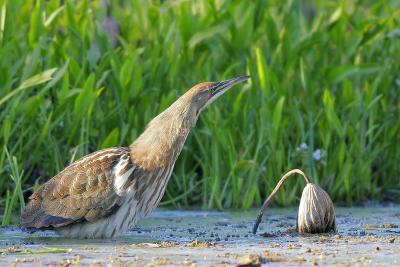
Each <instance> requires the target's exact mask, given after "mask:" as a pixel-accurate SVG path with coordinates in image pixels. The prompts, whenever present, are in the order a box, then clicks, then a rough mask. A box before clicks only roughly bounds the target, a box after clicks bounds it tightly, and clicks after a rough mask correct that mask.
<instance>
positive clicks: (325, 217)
mask: <svg viewBox="0 0 400 267" xmlns="http://www.w3.org/2000/svg"><path fill="white" fill-rule="evenodd" d="M293 174H300V175H301V176H303V178H304V180H305V181H306V183H307V185H306V187H305V188H304V190H303V193H302V196H301V200H300V206H299V213H298V216H297V231H298V232H299V233H326V232H328V231H330V230H333V231H335V232H336V217H335V209H334V207H333V203H332V200H331V199H330V197H329V195H328V194H327V193H326V192H325V191H324V190H323V189H322V188H321V187H319V186H317V185H315V184H313V183H311V180H310V179H309V178H308V177H307V175H306V174H305V173H304V172H303V171H302V170H299V169H294V170H291V171H289V172H287V173H286V174H285V175H283V176H282V178H281V179H280V180H279V182H278V184H277V185H276V186H275V188H274V190H273V191H272V193H271V194H270V195H269V196H268V198H267V199H266V200H265V201H264V204H263V206H262V207H261V209H260V212H259V214H258V217H257V220H256V223H255V224H254V228H253V233H254V234H255V233H256V232H257V228H258V226H259V224H260V222H261V219H262V217H263V215H264V211H265V210H266V208H267V207H268V206H269V204H270V203H271V202H272V200H273V198H274V197H275V195H276V194H277V193H278V191H279V190H280V189H281V187H282V185H283V184H284V182H285V181H286V179H287V178H288V177H290V176H292V175H293Z"/></svg>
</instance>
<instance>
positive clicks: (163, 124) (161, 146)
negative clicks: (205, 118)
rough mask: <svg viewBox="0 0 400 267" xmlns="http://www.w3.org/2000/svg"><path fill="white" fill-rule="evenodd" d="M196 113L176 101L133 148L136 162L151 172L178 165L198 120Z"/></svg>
mask: <svg viewBox="0 0 400 267" xmlns="http://www.w3.org/2000/svg"><path fill="white" fill-rule="evenodd" d="M192 113H193V112H191V110H190V107H189V106H187V105H184V103H180V102H179V101H176V102H175V103H174V104H172V105H171V106H170V107H169V108H167V109H166V110H165V111H164V112H162V113H160V114H159V115H158V116H157V117H155V118H154V119H153V120H152V121H151V122H150V123H149V124H148V125H147V127H146V130H145V131H144V132H143V133H142V134H141V135H140V136H139V137H138V138H137V139H136V140H135V142H133V144H132V145H131V146H130V149H131V158H132V161H133V163H134V164H137V165H138V166H141V167H142V168H144V169H147V170H155V169H158V168H163V167H165V166H167V165H170V164H174V163H175V161H176V159H177V158H178V156H179V154H180V152H181V150H182V148H183V145H184V143H185V141H186V137H187V136H188V134H189V132H190V129H191V128H192V127H193V126H194V124H195V122H196V120H197V118H196V117H195V115H194V114H192Z"/></svg>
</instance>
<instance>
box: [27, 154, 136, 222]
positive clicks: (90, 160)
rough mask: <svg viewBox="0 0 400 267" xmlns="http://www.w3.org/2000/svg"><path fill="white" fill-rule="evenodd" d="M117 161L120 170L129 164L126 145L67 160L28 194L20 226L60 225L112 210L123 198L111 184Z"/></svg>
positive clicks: (113, 210) (98, 215) (100, 215)
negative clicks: (59, 170)
mask: <svg viewBox="0 0 400 267" xmlns="http://www.w3.org/2000/svg"><path fill="white" fill-rule="evenodd" d="M121 162H123V163H124V164H125V165H124V166H121ZM118 164H119V167H118V169H121V170H122V171H123V169H124V170H129V169H132V168H133V166H132V163H131V161H130V158H129V150H128V149H127V148H109V149H105V150H101V151H98V152H95V153H92V154H90V155H88V156H86V157H84V158H82V159H80V160H78V161H76V162H75V163H73V164H71V165H70V166H68V167H67V168H65V169H64V170H63V171H62V172H60V173H59V174H57V175H56V176H54V177H53V178H52V179H51V180H49V181H48V182H47V183H45V184H43V185H42V186H41V187H40V188H39V189H38V190H37V191H36V192H35V193H34V194H33V195H32V196H31V197H30V202H29V204H28V205H27V207H26V209H25V212H24V213H23V214H22V215H21V224H22V226H24V227H28V228H30V227H33V228H43V227H61V226H65V225H68V224H71V223H74V222H77V221H82V220H86V221H96V220H98V219H100V218H103V217H106V216H109V215H110V214H112V213H114V212H115V211H116V210H118V208H119V207H120V205H121V204H122V201H123V197H122V196H120V195H119V194H118V193H117V192H116V189H115V188H114V180H115V176H116V173H115V171H116V169H115V167H116V166H117V165H118ZM129 165H130V166H129ZM122 167H123V168H122ZM117 175H118V174H117Z"/></svg>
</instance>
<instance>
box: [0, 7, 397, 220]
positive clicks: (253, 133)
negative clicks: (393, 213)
mask: <svg viewBox="0 0 400 267" xmlns="http://www.w3.org/2000/svg"><path fill="white" fill-rule="evenodd" d="M61 2H64V3H63V4H61ZM110 2H111V9H110V14H111V16H112V18H107V14H106V13H107V12H106V9H105V8H104V7H103V6H102V3H101V2H100V1H89V0H82V1H55V0H49V1H32V0H30V1H26V0H13V1H7V0H0V122H1V126H0V140H1V141H0V145H1V147H0V197H1V202H0V206H1V207H2V208H1V210H0V214H1V213H4V215H5V216H3V224H8V223H10V222H12V220H11V221H10V219H12V215H15V216H18V215H19V211H20V209H21V208H23V206H24V198H25V200H26V198H27V197H28V196H29V195H30V194H31V192H32V190H33V189H34V188H36V187H37V186H38V184H41V183H43V182H45V181H46V180H47V179H49V178H51V177H52V176H53V175H55V174H56V173H57V172H59V171H61V170H62V169H63V168H64V167H65V166H66V165H67V164H68V163H69V162H71V161H73V160H75V159H78V158H80V157H81V156H83V155H85V154H87V153H90V152H92V151H95V150H98V149H101V148H105V147H110V146H127V145H129V144H130V143H131V142H132V141H133V140H134V139H135V138H136V137H137V136H138V134H140V132H141V131H142V130H143V128H144V127H145V125H146V123H147V122H149V120H150V119H151V118H152V117H154V116H155V115H156V114H158V113H159V112H161V111H162V110H164V109H165V108H166V107H167V106H168V105H169V104H171V103H172V102H173V101H174V100H175V99H176V98H177V97H178V96H179V95H181V94H182V93H184V92H185V90H186V89H187V88H189V87H191V86H192V85H194V84H196V83H199V82H202V81H210V80H211V81H218V80H224V79H227V78H231V77H234V76H237V75H242V74H250V75H251V76H252V79H251V82H250V83H248V84H246V85H244V86H238V87H236V88H234V89H233V90H232V91H231V92H230V93H229V94H227V95H225V96H223V97H222V98H220V99H219V100H218V101H217V102H216V103H215V104H213V105H212V106H211V107H210V108H209V109H208V110H207V111H205V112H204V113H203V114H202V116H201V118H200V120H199V122H198V125H197V126H196V128H195V129H194V130H193V132H192V134H191V135H190V137H189V139H188V141H187V143H186V145H185V147H184V150H183V152H182V154H181V156H180V158H179V160H178V162H177V164H176V167H175V171H174V174H173V176H172V178H171V180H170V183H169V185H168V189H167V191H166V194H165V196H164V198H163V202H162V204H163V205H169V206H173V207H189V206H200V207H203V208H217V209H224V208H249V207H251V206H257V205H259V204H260V203H261V202H262V200H263V199H264V198H265V196H266V195H267V194H268V193H269V192H270V191H271V190H272V188H273V187H274V185H275V183H276V181H277V180H278V179H279V178H280V176H281V175H282V174H283V173H284V172H286V171H288V170H289V169H292V168H301V169H303V170H305V171H306V173H308V174H309V176H310V177H311V178H312V179H313V180H314V181H315V182H317V183H318V184H320V185H321V186H322V187H323V188H324V189H326V190H327V191H328V192H329V193H330V195H331V196H332V198H333V200H334V201H335V202H336V203H346V204H352V203H355V202H361V201H365V200H371V199H373V200H378V201H382V200H390V201H398V200H399V197H400V178H399V175H400V168H399V165H400V164H399V163H400V119H399V118H400V107H399V105H400V97H399V89H400V60H399V59H400V8H399V6H400V2H399V1H384V0H380V1H379V0H376V1H372V0H371V1H356V0H350V1H347V0H346V1H329V0H328V1H325V0H324V1H322V0H320V1H318V0H316V1H295V0H292V1H278V0H271V1H265V0H258V1H256V0H254V1H228V0H227V1H223V0H219V1H211V0H198V1H134V0H132V1H110ZM113 20H114V21H115V22H117V23H118V25H119V28H120V33H119V36H118V45H117V46H116V47H114V48H113V46H112V45H111V42H110V37H109V35H107V34H106V32H105V31H104V24H105V23H107V22H108V23H109V24H110V23H112V21H113ZM105 21H106V22H105ZM303 186H304V182H303V181H302V180H301V179H297V180H296V179H295V178H292V180H291V181H290V182H289V184H287V185H285V187H284V190H283V191H284V192H281V193H280V194H279V195H278V197H277V199H276V201H275V203H276V204H279V205H290V204H294V203H296V201H297V199H298V197H299V196H300V193H301V190H302V188H303ZM14 222H16V221H14Z"/></svg>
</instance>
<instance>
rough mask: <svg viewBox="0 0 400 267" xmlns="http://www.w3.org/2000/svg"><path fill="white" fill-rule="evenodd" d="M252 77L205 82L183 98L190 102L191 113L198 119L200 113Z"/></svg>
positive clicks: (190, 90) (194, 87)
mask: <svg viewBox="0 0 400 267" xmlns="http://www.w3.org/2000/svg"><path fill="white" fill-rule="evenodd" d="M249 78H250V76H247V75H246V76H239V77H236V78H233V79H229V80H226V81H222V82H204V83H200V84H197V85H195V86H193V87H192V88H191V89H189V90H188V91H187V92H186V94H185V95H184V96H183V97H184V99H185V100H186V101H187V102H189V103H187V104H188V105H189V106H190V109H191V112H192V113H194V115H195V117H196V119H197V118H198V116H199V115H200V113H201V112H202V111H203V110H204V109H205V108H206V107H207V106H208V105H210V104H211V103H212V102H214V101H215V100H216V99H217V98H218V97H220V96H221V95H222V94H224V93H225V92H226V91H228V90H229V89H230V88H231V87H232V86H234V85H235V84H237V83H240V82H243V81H245V80H247V79H249Z"/></svg>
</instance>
